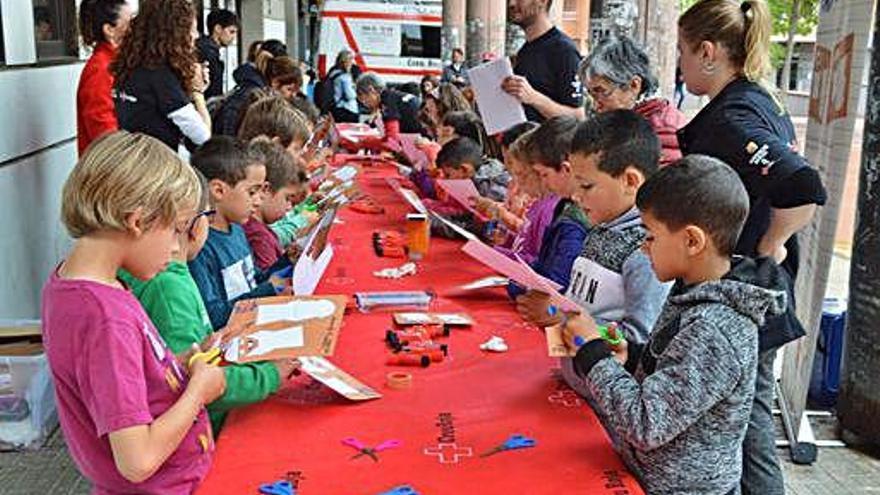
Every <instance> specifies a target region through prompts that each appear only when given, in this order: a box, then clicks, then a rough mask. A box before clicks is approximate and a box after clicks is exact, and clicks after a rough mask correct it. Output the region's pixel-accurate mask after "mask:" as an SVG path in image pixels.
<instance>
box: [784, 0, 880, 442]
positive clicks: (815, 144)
mask: <svg viewBox="0 0 880 495" xmlns="http://www.w3.org/2000/svg"><path fill="white" fill-rule="evenodd" d="M873 7H874V2H873V0H847V1H842V0H823V2H822V4H821V7H820V12H819V26H818V29H817V34H816V60H815V63H814V72H813V83H812V87H811V94H810V109H809V121H808V124H807V138H806V142H805V143H804V144H805V148H804V149H805V156H806V158H807V160H808V161H809V162H810V163H811V164H812V165H813V166H814V167H815V168H816V169H817V170H818V171H819V174H820V175H821V177H822V180H823V182H824V184H825V188H826V189H827V191H828V202H827V204H826V205H825V206H824V207H822V208H820V209H819V210H818V211H817V213H816V215H815V217H814V218H813V221H812V222H811V223H810V224H809V225H808V226H807V227H806V228H805V229H804V230H803V231H802V232H800V233H799V234H798V236H799V240H800V246H801V253H800V272H799V274H798V279H797V282H796V284H795V292H796V299H797V307H798V317H799V318H800V320H801V322H803V324H804V327H805V328H806V330H807V336H806V337H804V338H802V339H799V340H797V341H795V342H793V343H791V344H789V345H787V346H786V348H785V352H784V358H783V363H782V380H781V386H782V397H781V398H780V399H781V400H784V401H785V405H786V408H785V410H787V411H788V412H789V415H788V416H789V417H788V418H787V419H788V421H789V424H791V425H793V427H794V430H795V431H797V430H798V428H799V425H800V423H801V419H802V418H803V411H804V409H805V405H806V400H807V388H808V386H809V381H810V371H811V365H812V361H813V354H814V352H815V349H816V338H817V335H818V331H819V322H820V318H821V312H822V301H823V299H824V297H825V290H826V287H827V285H828V275H829V269H830V266H831V258H832V255H833V248H834V237H835V233H836V228H837V217H838V213H839V211H840V201H841V196H842V195H843V187H844V181H845V178H846V169H847V166H848V163H849V157H850V153H851V151H852V148H853V142H852V140H853V129H854V126H855V119H856V116H857V114H858V104H859V99H860V98H859V96H860V95H861V93H862V92H863V90H864V88H863V87H862V81H863V76H864V74H865V71H866V64H867V61H868V57H867V51H868V43H869V42H870V38H871V33H870V30H871V20H872V17H873V16H872V14H873Z"/></svg>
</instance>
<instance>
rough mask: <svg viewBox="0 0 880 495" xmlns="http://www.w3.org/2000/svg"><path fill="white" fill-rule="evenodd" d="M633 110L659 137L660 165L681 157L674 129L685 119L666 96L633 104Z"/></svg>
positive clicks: (676, 129) (680, 125)
mask: <svg viewBox="0 0 880 495" xmlns="http://www.w3.org/2000/svg"><path fill="white" fill-rule="evenodd" d="M633 110H634V111H635V112H636V113H638V114H639V115H641V116H642V117H644V118H646V119H648V122H650V123H651V127H653V128H654V132H656V133H657V136H658V137H659V138H660V146H661V147H662V151H661V152H660V166H661V167H665V166H666V165H669V164H670V163H672V162H674V161H676V160H678V159H679V158H681V150H680V149H679V147H678V136H677V135H676V134H675V133H676V131H678V130H679V129H681V128H682V127H684V125H685V124H686V123H687V119H686V118H685V116H684V114H683V113H681V112H680V111H679V110H678V109H677V108H675V107H674V106H673V105H672V103H670V102H669V100H667V99H666V98H651V99H650V100H645V101H643V102H641V103H639V104H637V105H636V106H635V108H633Z"/></svg>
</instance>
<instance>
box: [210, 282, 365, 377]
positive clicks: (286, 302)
mask: <svg viewBox="0 0 880 495" xmlns="http://www.w3.org/2000/svg"><path fill="white" fill-rule="evenodd" d="M347 301H348V298H347V297H346V296H324V295H322V296H305V297H302V296H275V297H266V298H261V299H251V300H247V301H239V302H238V303H237V304H236V305H235V309H234V310H233V312H232V316H231V317H230V319H229V324H228V325H227V326H226V329H224V330H223V332H222V334H221V342H222V343H221V348H223V349H224V358H225V359H226V360H227V361H229V362H233V363H248V362H253V361H266V360H274V359H285V358H293V357H298V356H317V355H323V356H330V355H332V354H333V351H334V350H335V348H336V340H337V338H338V336H339V329H340V327H341V326H342V317H343V314H344V312H345V305H346V302H347Z"/></svg>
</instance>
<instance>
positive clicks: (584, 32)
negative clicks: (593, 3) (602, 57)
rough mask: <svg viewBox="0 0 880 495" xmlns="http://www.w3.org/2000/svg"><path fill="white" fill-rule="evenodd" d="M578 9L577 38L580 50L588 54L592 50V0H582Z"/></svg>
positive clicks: (576, 21)
mask: <svg viewBox="0 0 880 495" xmlns="http://www.w3.org/2000/svg"><path fill="white" fill-rule="evenodd" d="M576 9H577V10H576V11H575V15H576V16H577V17H576V18H575V31H576V33H575V38H576V40H577V41H576V42H577V45H578V50H580V52H581V53H587V51H589V49H590V0H581V1H580V2H578V4H577V7H576Z"/></svg>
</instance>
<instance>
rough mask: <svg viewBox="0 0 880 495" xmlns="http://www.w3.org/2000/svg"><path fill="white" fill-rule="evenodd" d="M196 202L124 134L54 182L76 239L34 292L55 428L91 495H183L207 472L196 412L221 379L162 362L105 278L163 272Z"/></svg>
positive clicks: (141, 323) (127, 299) (127, 298)
mask: <svg viewBox="0 0 880 495" xmlns="http://www.w3.org/2000/svg"><path fill="white" fill-rule="evenodd" d="M198 195H199V182H198V179H197V177H196V175H195V173H194V172H193V170H192V169H191V168H190V167H189V166H188V165H186V164H185V163H183V162H181V161H180V159H179V158H178V157H177V155H175V154H174V153H173V152H172V151H171V150H170V149H168V148H167V147H166V146H164V145H163V144H162V143H161V142H160V141H158V140H156V139H154V138H152V137H149V136H146V135H140V134H129V133H127V132H124V131H120V132H115V133H112V134H107V135H105V136H104V137H102V138H100V139H99V140H97V141H96V142H95V143H94V144H93V145H92V146H91V147H90V148H89V151H88V153H86V155H85V156H84V157H83V158H82V160H81V161H80V162H79V163H78V164H77V166H76V167H75V168H74V170H73V171H72V172H71V174H70V177H69V178H68V179H67V183H66V184H65V186H64V192H63V198H62V220H63V221H64V224H65V226H66V227H67V229H68V231H69V232H70V234H71V236H72V237H74V238H75V239H76V243H75V244H74V247H73V249H72V250H71V252H70V253H69V254H68V257H67V259H66V260H65V261H64V262H62V263H61V264H60V265H59V266H58V268H57V269H56V270H55V271H54V272H53V273H52V274H51V275H50V276H49V280H48V281H47V282H46V285H45V287H44V288H43V300H42V318H43V338H44V341H45V345H46V353H47V356H48V360H49V366H50V368H51V371H52V377H53V379H54V381H55V395H56V398H57V401H58V415H59V419H60V421H61V428H62V430H63V432H64V437H65V440H66V441H67V445H68V447H69V449H70V453H71V455H72V457H73V459H74V460H75V461H76V464H77V465H78V466H79V468H80V470H81V471H82V473H83V474H84V475H85V476H86V478H88V479H89V480H90V481H91V482H92V485H93V489H92V493H95V494H111V493H135V492H136V493H156V494H160V493H161V494H185V493H192V492H193V491H194V490H195V489H196V487H197V486H198V484H199V483H200V482H201V480H202V479H203V478H204V476H205V475H206V474H207V472H208V469H209V467H210V464H211V457H212V453H213V450H214V442H213V438H212V436H211V425H210V423H209V422H208V416H207V414H206V412H205V407H204V406H205V405H206V404H208V403H210V402H211V401H212V400H214V399H215V398H216V397H217V396H219V395H220V394H222V393H223V390H224V387H225V379H224V374H223V372H222V371H221V370H220V369H219V368H217V367H216V366H212V365H209V364H207V363H206V362H204V361H203V360H200V359H194V360H191V361H190V360H189V359H188V358H189V356H182V357H180V358H178V357H177V356H175V355H174V354H172V353H171V351H170V350H169V349H168V348H167V346H166V345H165V343H164V342H163V341H162V339H161V337H159V334H158V332H157V331H156V329H155V328H154V327H153V325H152V323H150V320H149V318H148V317H147V315H146V314H145V313H144V310H143V308H141V306H140V304H139V303H138V301H137V299H135V297H134V296H133V295H132V294H131V293H130V292H129V291H128V290H127V288H126V287H124V286H123V285H122V284H121V283H120V282H119V281H118V280H117V279H116V272H117V270H119V269H120V268H123V269H125V270H127V271H128V272H129V273H131V274H132V275H134V276H136V277H138V278H142V279H149V278H151V277H153V276H155V275H156V274H157V273H158V272H160V271H161V270H162V269H163V268H164V267H165V265H167V264H168V262H169V261H170V259H171V255H172V253H173V252H174V250H176V249H178V244H177V235H176V234H175V232H176V231H178V230H185V229H186V226H187V223H188V222H190V221H191V219H192V217H193V216H194V214H195V208H196V203H197V201H198ZM188 354H191V353H188Z"/></svg>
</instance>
